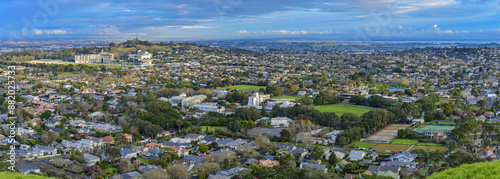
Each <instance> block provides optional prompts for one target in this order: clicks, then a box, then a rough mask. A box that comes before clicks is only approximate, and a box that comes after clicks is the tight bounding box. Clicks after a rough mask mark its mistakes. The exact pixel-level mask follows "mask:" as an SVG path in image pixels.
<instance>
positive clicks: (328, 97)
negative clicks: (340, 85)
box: [313, 91, 344, 105]
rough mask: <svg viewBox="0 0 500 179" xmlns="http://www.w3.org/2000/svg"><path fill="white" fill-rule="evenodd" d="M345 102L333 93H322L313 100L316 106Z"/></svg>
mask: <svg viewBox="0 0 500 179" xmlns="http://www.w3.org/2000/svg"><path fill="white" fill-rule="evenodd" d="M342 101H344V98H342V97H340V96H335V95H334V94H331V93H326V92H324V91H320V92H319V94H318V95H316V97H315V98H314V100H313V104H314V105H325V104H337V103H341V102H342Z"/></svg>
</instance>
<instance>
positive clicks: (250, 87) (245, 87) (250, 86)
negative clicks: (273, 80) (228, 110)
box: [222, 85, 266, 91]
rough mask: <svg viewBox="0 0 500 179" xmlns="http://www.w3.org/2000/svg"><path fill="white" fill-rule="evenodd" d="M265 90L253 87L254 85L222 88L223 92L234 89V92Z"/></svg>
mask: <svg viewBox="0 0 500 179" xmlns="http://www.w3.org/2000/svg"><path fill="white" fill-rule="evenodd" d="M261 88H263V89H266V86H255V85H236V86H228V87H224V88H222V89H223V90H227V89H235V90H247V91H252V90H253V91H259V89H261Z"/></svg>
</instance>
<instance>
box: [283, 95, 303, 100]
mask: <svg viewBox="0 0 500 179" xmlns="http://www.w3.org/2000/svg"><path fill="white" fill-rule="evenodd" d="M303 97H304V96H289V95H283V96H278V97H276V99H302V98H303Z"/></svg>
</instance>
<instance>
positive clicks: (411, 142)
mask: <svg viewBox="0 0 500 179" xmlns="http://www.w3.org/2000/svg"><path fill="white" fill-rule="evenodd" d="M391 143H393V144H409V145H414V144H418V140H412V139H394V140H393V141H392V142H391Z"/></svg>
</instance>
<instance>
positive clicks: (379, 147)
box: [372, 144, 411, 151]
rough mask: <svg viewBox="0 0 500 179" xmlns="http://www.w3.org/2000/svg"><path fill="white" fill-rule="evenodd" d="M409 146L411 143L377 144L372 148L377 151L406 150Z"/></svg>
mask: <svg viewBox="0 0 500 179" xmlns="http://www.w3.org/2000/svg"><path fill="white" fill-rule="evenodd" d="M410 147H411V145H401V144H377V145H376V146H375V147H373V148H372V149H373V150H378V151H386V150H388V151H393V150H394V151H406V150H408V149H409V148H410Z"/></svg>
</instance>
